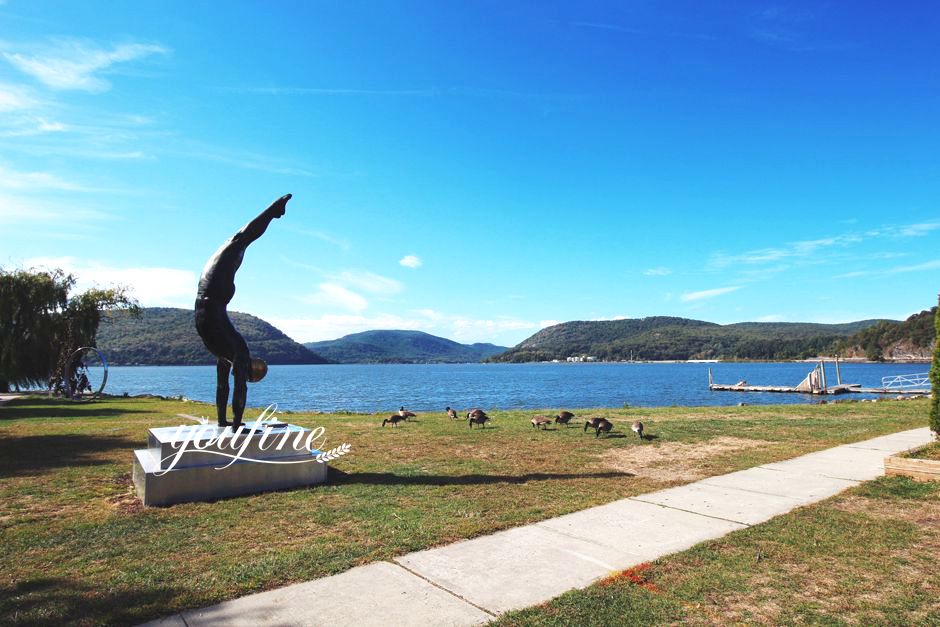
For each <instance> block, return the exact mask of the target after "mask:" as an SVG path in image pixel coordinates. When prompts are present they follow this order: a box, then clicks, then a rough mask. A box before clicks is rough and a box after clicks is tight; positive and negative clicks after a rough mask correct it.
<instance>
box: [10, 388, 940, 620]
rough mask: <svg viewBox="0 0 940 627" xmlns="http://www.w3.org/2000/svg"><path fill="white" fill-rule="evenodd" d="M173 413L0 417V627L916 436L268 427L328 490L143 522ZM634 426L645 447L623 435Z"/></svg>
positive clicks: (836, 412) (741, 414)
mask: <svg viewBox="0 0 940 627" xmlns="http://www.w3.org/2000/svg"><path fill="white" fill-rule="evenodd" d="M178 413H186V414H191V415H195V416H202V415H210V416H211V415H212V414H213V413H214V410H213V408H211V407H209V406H206V405H201V404H198V403H192V402H183V401H164V400H156V399H125V398H114V399H107V400H104V401H98V402H93V403H85V404H73V403H69V402H63V401H54V400H48V399H41V398H31V399H22V400H17V401H13V402H11V403H9V404H7V405H4V406H0V573H2V578H3V579H2V581H0V623H3V624H11V623H12V624H25V623H33V624H35V623H45V624H57V625H58V624H65V623H77V624H102V623H104V624H109V623H110V624H127V623H134V622H140V621H143V620H147V619H150V618H154V617H159V616H164V615H168V614H172V613H174V612H178V611H180V610H184V609H188V608H193V607H199V606H203V605H208V604H212V603H217V602H219V601H222V600H225V599H230V598H233V597H237V596H242V595H245V594H248V593H251V592H256V591H260V590H265V589H270V588H274V587H277V586H282V585H285V584H289V583H293V582H297V581H303V580H308V579H312V578H316V577H321V576H324V575H329V574H332V573H337V572H341V571H344V570H346V569H348V568H351V567H353V566H356V565H360V564H365V563H368V562H372V561H375V560H380V559H388V558H391V557H394V556H396V555H400V554H403V553H406V552H409V551H414V550H418V549H424V548H427V547H430V546H434V545H439V544H444V543H448V542H453V541H455V540H458V539H462V538H468V537H473V536H477V535H482V534H489V533H492V532H495V531H497V530H499V529H504V528H507V527H512V526H517V525H520V524H524V523H528V522H533V521H537V520H542V519H545V518H549V517H552V516H558V515H561V514H565V513H569V512H572V511H575V510H579V509H583V508H586V507H590V506H593V505H599V504H602V503H606V502H610V501H613V500H616V499H620V498H624V497H627V496H632V495H636V494H640V493H643V492H649V491H653V490H658V489H662V488H664V487H669V486H672V485H678V484H681V483H687V482H689V481H693V480H696V479H699V478H701V477H704V476H709V475H715V474H721V473H725V472H730V471H733V470H739V469H742V468H747V467H750V466H753V465H756V464H760V463H766V462H770V461H775V460H780V459H785V458H789V457H793V456H796V455H800V454H803V453H807V452H810V451H813V450H818V449H822V448H827V447H830V446H834V445H837V444H841V443H845V442H852V441H857V440H861V439H865V438H869V437H874V436H876V435H881V434H885V433H891V432H895V431H900V430H904V429H911V428H916V427H922V426H925V425H926V415H927V401H926V400H909V401H885V402H878V403H839V404H828V405H786V406H783V405H778V406H771V407H756V406H748V407H721V408H718V407H711V408H656V409H611V410H597V411H583V412H577V413H578V415H579V417H585V416H605V417H607V418H609V419H610V420H611V421H612V422H614V424H615V431H617V432H619V433H614V434H613V437H608V438H604V437H602V438H600V439H595V438H594V436H593V434H592V433H587V434H585V433H583V432H582V431H581V429H580V427H572V428H570V429H565V428H560V429H555V430H549V431H540V430H536V429H533V428H532V425H531V424H530V423H529V418H531V417H532V416H533V415H535V414H538V413H544V414H550V415H554V413H555V411H551V410H546V411H542V412H537V411H526V412H523V411H493V412H491V416H492V417H493V421H492V423H490V425H491V428H487V429H485V430H480V429H476V428H475V429H473V430H472V431H471V430H470V429H468V428H467V423H466V421H460V422H456V421H450V420H448V419H447V418H446V417H445V416H444V415H443V413H440V414H426V415H420V416H419V417H418V420H417V422H409V423H407V424H404V425H402V426H401V427H398V428H392V427H385V428H382V427H381V426H380V425H381V419H382V417H383V416H382V415H378V416H370V415H349V414H346V415H319V414H290V415H282V417H283V418H284V419H286V420H290V421H291V422H294V423H296V424H300V425H304V426H310V427H312V426H317V425H323V426H325V427H326V430H327V435H328V437H329V442H328V443H327V446H326V448H329V447H332V446H336V445H338V444H341V443H343V442H348V443H350V444H351V445H352V452H351V453H350V454H349V455H348V456H346V457H343V458H341V459H339V460H337V461H336V462H334V464H333V465H334V468H335V469H336V472H334V473H332V475H331V479H330V482H329V483H328V484H326V485H322V486H318V487H314V488H309V489H299V490H293V491H286V492H277V493H267V494H260V495H255V496H248V497H241V498H234V499H228V500H224V501H219V502H215V503H194V504H185V505H176V506H173V507H168V508H143V507H141V506H140V504H139V502H138V501H137V499H136V498H135V496H134V493H133V488H132V486H131V483H130V468H131V459H132V451H133V450H134V449H136V448H143V447H144V446H145V442H146V434H147V429H148V428H150V427H157V426H173V425H177V424H180V423H181V422H186V421H185V420H183V419H181V418H179V417H178V416H177V415H176V414H178ZM257 413H258V412H257V410H256V411H254V412H248V415H249V416H254V415H257ZM385 416H387V414H385ZM636 419H640V420H642V421H643V422H644V423H645V424H646V427H647V433H649V434H650V435H651V436H652V439H651V440H648V441H640V440H638V439H637V438H636V437H634V436H633V434H632V433H630V431H629V423H630V422H632V421H633V420H636ZM582 424H583V422H582ZM618 436H619V437H618ZM833 520H834V521H835V522H838V521H839V519H838V518H834V519H833Z"/></svg>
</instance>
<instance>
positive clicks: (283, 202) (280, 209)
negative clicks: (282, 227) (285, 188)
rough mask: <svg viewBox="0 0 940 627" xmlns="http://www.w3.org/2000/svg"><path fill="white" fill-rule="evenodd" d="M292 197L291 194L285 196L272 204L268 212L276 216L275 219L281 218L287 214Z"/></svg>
mask: <svg viewBox="0 0 940 627" xmlns="http://www.w3.org/2000/svg"><path fill="white" fill-rule="evenodd" d="M291 197H292V195H291V194H284V195H283V196H281V197H280V198H278V199H277V200H275V201H274V202H272V203H271V206H270V207H268V211H270V212H271V213H272V214H274V217H275V218H280V217H281V216H282V215H284V214H285V213H287V201H288V200H290V199H291Z"/></svg>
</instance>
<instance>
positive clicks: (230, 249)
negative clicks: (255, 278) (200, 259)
mask: <svg viewBox="0 0 940 627" xmlns="http://www.w3.org/2000/svg"><path fill="white" fill-rule="evenodd" d="M236 239H237V236H236V237H233V238H231V239H229V240H228V241H226V242H225V243H224V244H222V246H221V247H220V248H219V249H218V250H217V251H215V254H214V255H212V257H210V258H209V261H208V262H207V263H206V267H205V268H203V270H202V276H201V277H200V278H199V289H198V291H197V292H196V300H197V301H199V300H204V299H208V300H212V301H215V302H221V303H223V304H225V305H227V304H229V303H230V302H231V301H232V298H233V297H234V296H235V273H236V272H237V271H238V268H239V267H240V266H241V265H242V259H244V257H245V248H244V246H238V245H237V244H238V242H237V241H236Z"/></svg>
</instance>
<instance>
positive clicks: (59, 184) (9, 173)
mask: <svg viewBox="0 0 940 627" xmlns="http://www.w3.org/2000/svg"><path fill="white" fill-rule="evenodd" d="M0 188H3V189H10V190H18V191H28V192H39V191H48V190H54V191H69V192H90V191H100V190H96V189H94V188H90V187H86V186H84V185H81V184H79V183H74V182H72V181H66V180H64V179H62V178H60V177H58V176H56V175H54V174H51V173H49V172H17V171H15V170H10V169H8V168H5V167H4V166H2V165H0Z"/></svg>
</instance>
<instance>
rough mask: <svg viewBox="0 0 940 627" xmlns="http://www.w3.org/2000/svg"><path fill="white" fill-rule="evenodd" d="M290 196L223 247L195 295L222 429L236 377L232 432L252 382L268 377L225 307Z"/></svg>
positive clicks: (245, 227) (237, 422)
mask: <svg viewBox="0 0 940 627" xmlns="http://www.w3.org/2000/svg"><path fill="white" fill-rule="evenodd" d="M290 198H291V195H290V194H287V195H286V196H281V197H280V198H278V199H277V200H275V201H274V202H273V203H271V206H270V207H268V208H267V209H265V210H264V211H262V212H261V214H260V215H259V216H258V217H257V218H255V219H254V220H252V221H251V222H249V223H248V224H246V225H245V226H244V228H242V230H240V231H239V232H238V233H236V234H235V235H233V236H232V237H231V238H230V239H229V240H228V241H227V242H225V243H224V244H222V246H221V248H219V249H218V250H217V251H216V252H215V254H214V255H212V257H211V258H210V259H209V261H208V263H206V267H205V268H203V270H202V277H200V279H199V291H198V292H197V293H196V331H198V332H199V337H201V338H202V341H203V342H204V343H205V345H206V348H208V349H209V352H210V353H212V354H213V355H215V356H216V359H217V360H218V361H217V362H216V388H215V408H216V414H217V416H218V419H219V426H220V427H227V426H229V423H228V421H227V420H226V419H225V413H226V406H227V405H228V393H229V384H228V377H229V373H230V372H232V371H234V375H235V392H234V393H233V394H232V416H233V421H232V425H231V426H232V429H233V430H236V431H237V430H238V428H239V427H240V426H241V422H242V415H243V414H244V412H245V400H246V397H247V396H248V382H249V381H251V382H252V383H254V382H257V381H260V380H261V379H263V378H264V375H265V374H267V372H268V365H267V364H266V363H264V360H262V359H252V358H251V354H250V353H249V352H248V344H247V343H246V342H245V338H243V337H242V336H241V334H240V333H239V332H238V331H236V330H235V327H234V326H233V325H232V321H231V320H229V318H228V312H227V311H226V306H227V305H228V304H229V303H230V302H231V300H232V297H233V296H235V273H236V272H237V271H238V268H239V266H241V265H242V259H243V258H244V256H245V249H246V248H248V245H249V244H251V243H252V242H253V241H255V240H256V239H258V238H259V237H261V236H262V235H263V234H264V231H265V229H267V228H268V225H269V224H270V223H271V220H273V219H275V218H280V217H281V216H282V215H284V213H285V207H286V206H287V201H288V200H290Z"/></svg>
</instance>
